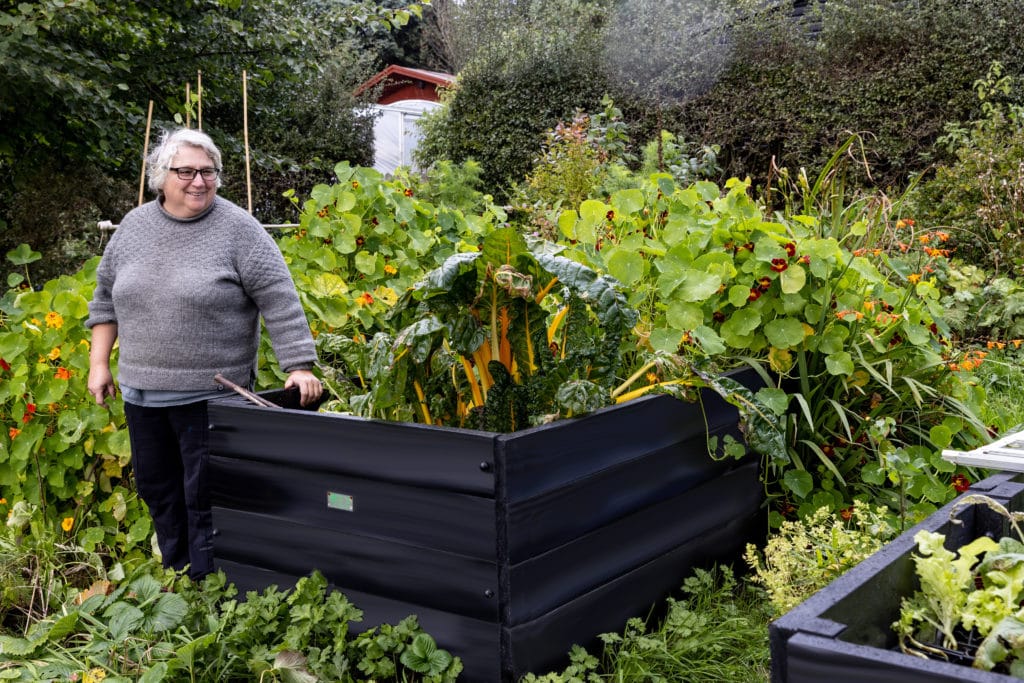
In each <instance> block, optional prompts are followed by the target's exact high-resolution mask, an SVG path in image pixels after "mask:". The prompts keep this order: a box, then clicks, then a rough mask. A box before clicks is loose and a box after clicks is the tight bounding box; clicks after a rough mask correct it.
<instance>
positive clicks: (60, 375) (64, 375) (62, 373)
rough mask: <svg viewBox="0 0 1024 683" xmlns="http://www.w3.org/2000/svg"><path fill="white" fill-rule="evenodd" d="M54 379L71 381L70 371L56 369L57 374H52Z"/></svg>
mask: <svg viewBox="0 0 1024 683" xmlns="http://www.w3.org/2000/svg"><path fill="white" fill-rule="evenodd" d="M53 378H54V379H71V371H70V370H68V369H67V368H57V372H55V373H54V374H53Z"/></svg>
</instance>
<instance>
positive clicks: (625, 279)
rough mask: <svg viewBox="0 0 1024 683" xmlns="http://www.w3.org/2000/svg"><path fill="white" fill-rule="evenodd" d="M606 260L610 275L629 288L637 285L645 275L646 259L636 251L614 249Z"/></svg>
mask: <svg viewBox="0 0 1024 683" xmlns="http://www.w3.org/2000/svg"><path fill="white" fill-rule="evenodd" d="M605 258H606V259H607V260H606V261H605V263H606V264H607V266H608V272H609V274H611V276H612V277H614V278H615V279H617V280H618V281H619V282H621V283H622V284H623V285H625V286H627V287H632V286H633V285H635V284H636V283H637V282H639V281H640V278H642V277H643V275H644V257H643V256H641V255H640V254H638V253H637V252H636V251H632V250H629V249H622V248H612V249H609V250H608V253H607V255H606V257H605Z"/></svg>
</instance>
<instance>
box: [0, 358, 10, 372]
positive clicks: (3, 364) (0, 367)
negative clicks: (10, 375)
mask: <svg viewBox="0 0 1024 683" xmlns="http://www.w3.org/2000/svg"><path fill="white" fill-rule="evenodd" d="M10 369H11V366H10V365H8V364H7V361H5V360H4V359H3V358H0V370H10Z"/></svg>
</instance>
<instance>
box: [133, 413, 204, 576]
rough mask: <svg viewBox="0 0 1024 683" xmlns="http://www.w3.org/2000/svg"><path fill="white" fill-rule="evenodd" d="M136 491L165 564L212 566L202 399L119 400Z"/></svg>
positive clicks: (194, 571) (192, 569)
mask: <svg viewBox="0 0 1024 683" xmlns="http://www.w3.org/2000/svg"><path fill="white" fill-rule="evenodd" d="M124 415H125V419H126V422H127V423H128V436H129V439H130V441H131V447H132V470H133V472H134V474H135V487H136V489H137V490H138V492H139V496H141V497H142V500H143V501H145V503H146V505H147V506H149V513H150V515H151V516H152V518H153V526H154V527H155V528H156V536H157V543H158V545H159V546H160V554H161V555H162V556H163V565H164V567H168V568H173V569H176V570H179V571H180V570H182V569H185V568H186V567H188V574H189V576H190V577H192V578H193V579H197V580H198V579H201V578H202V577H203V576H206V575H207V574H209V573H210V572H212V571H213V514H212V512H211V510H210V491H209V483H208V479H207V474H206V465H207V461H208V460H209V450H208V447H207V445H208V436H207V418H206V401H198V402H196V403H188V404H186V405H180V406H170V407H166V408H146V407H142V406H138V405H134V404H131V403H125V404H124Z"/></svg>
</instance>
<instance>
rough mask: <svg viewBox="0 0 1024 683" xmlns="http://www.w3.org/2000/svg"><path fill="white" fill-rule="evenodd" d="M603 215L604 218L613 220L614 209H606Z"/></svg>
mask: <svg viewBox="0 0 1024 683" xmlns="http://www.w3.org/2000/svg"><path fill="white" fill-rule="evenodd" d="M604 217H605V218H607V219H608V220H610V221H613V220H615V212H614V211H612V210H611V209H609V210H608V213H606V214H605V215H604Z"/></svg>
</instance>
